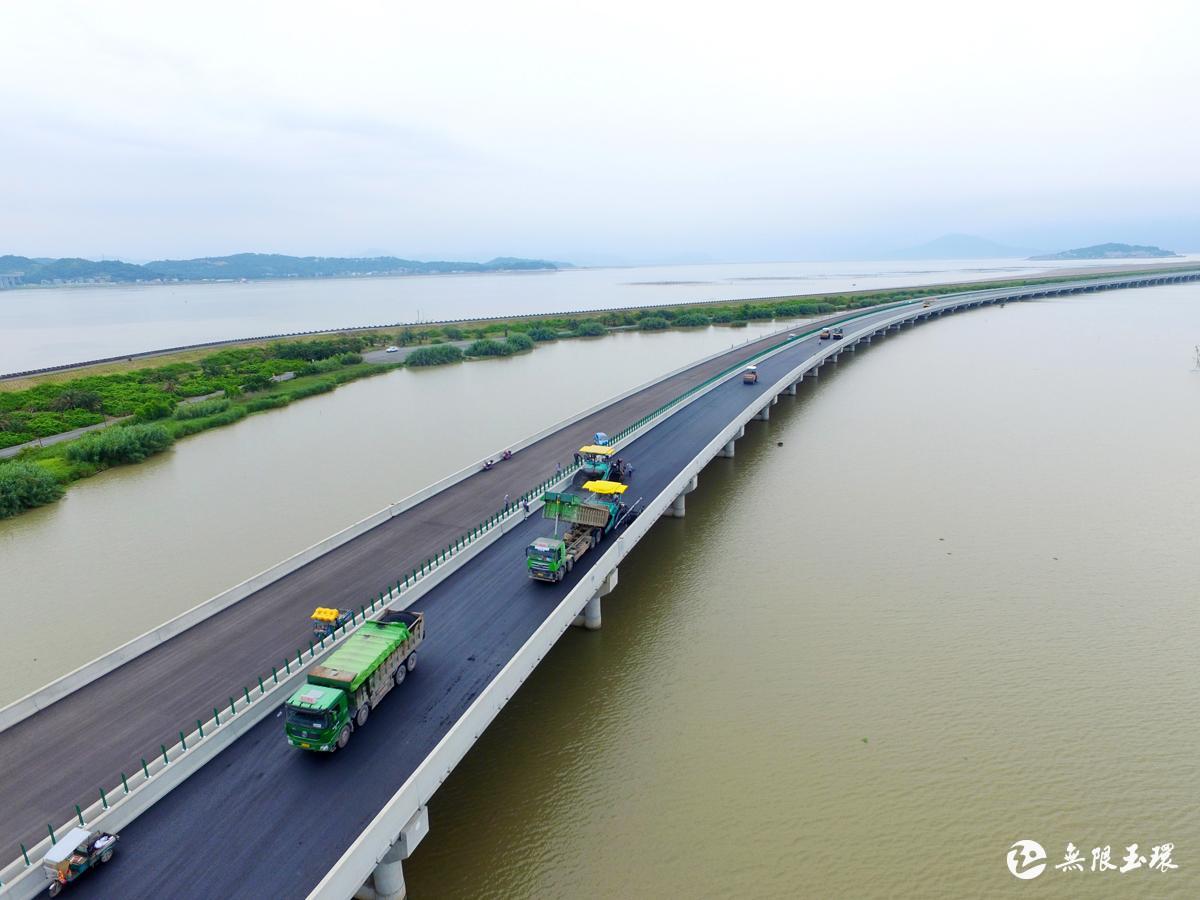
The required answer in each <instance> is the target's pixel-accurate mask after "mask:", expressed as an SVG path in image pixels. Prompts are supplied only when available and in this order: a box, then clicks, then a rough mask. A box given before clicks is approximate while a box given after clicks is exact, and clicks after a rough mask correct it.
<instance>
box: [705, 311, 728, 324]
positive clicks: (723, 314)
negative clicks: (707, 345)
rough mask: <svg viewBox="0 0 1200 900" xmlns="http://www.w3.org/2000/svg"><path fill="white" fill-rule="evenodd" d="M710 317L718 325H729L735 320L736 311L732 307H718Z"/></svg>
mask: <svg viewBox="0 0 1200 900" xmlns="http://www.w3.org/2000/svg"><path fill="white" fill-rule="evenodd" d="M709 318H710V319H711V320H712V321H713V323H714V324H716V325H728V324H729V323H730V322H732V321H733V320H734V313H733V310H731V309H718V310H716V311H715V312H714V313H713V314H712V315H711V316H709Z"/></svg>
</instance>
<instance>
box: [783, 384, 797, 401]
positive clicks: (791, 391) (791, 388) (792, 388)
mask: <svg viewBox="0 0 1200 900" xmlns="http://www.w3.org/2000/svg"><path fill="white" fill-rule="evenodd" d="M799 383H800V382H798V381H794V382H792V383H791V384H789V385H788V386H787V387H785V388H784V389H783V392H784V393H785V394H790V395H791V396H793V397H795V396H796V385H797V384H799Z"/></svg>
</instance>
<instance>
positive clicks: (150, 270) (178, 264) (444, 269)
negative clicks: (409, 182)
mask: <svg viewBox="0 0 1200 900" xmlns="http://www.w3.org/2000/svg"><path fill="white" fill-rule="evenodd" d="M562 268H570V263H556V262H550V261H549V260H544V259H520V258H517V257H512V256H502V257H497V258H496V259H492V260H489V261H488V262H484V263H476V262H452V261H440V260H439V261H433V262H421V261H419V260H415V259H399V258H398V257H395V256H377V257H369V258H355V257H338V256H283V255H280V254H275V253H237V254H234V255H233V256H208V257H203V258H201V259H160V260H155V261H153V262H148V263H146V264H145V265H141V266H135V265H132V264H130V263H123V262H117V261H113V260H101V261H98V262H97V261H93V260H88V259H30V258H29V257H25V256H0V275H9V276H17V277H16V279H15V282H16V284H17V285H31V284H56V283H87V282H154V281H240V280H242V279H246V280H255V279H262V278H335V277H354V276H367V275H429V274H441V273H449V272H512V271H536V270H555V269H562Z"/></svg>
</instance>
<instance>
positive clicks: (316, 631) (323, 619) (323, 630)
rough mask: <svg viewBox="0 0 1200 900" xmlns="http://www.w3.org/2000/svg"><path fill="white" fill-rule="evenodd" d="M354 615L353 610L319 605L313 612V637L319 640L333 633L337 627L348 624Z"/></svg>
mask: <svg viewBox="0 0 1200 900" xmlns="http://www.w3.org/2000/svg"><path fill="white" fill-rule="evenodd" d="M353 615H354V611H353V610H349V609H334V608H332V607H329V606H318V607H317V608H316V609H314V610H313V614H312V623H313V637H314V638H315V639H316V640H318V641H319V640H321V638H323V637H327V636H329V635H331V634H333V632H334V631H335V630H336V629H338V628H341V627H342V626H343V625H345V624H347V623H348V622H349V621H350V620H351V617H352V616H353Z"/></svg>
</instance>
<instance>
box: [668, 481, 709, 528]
mask: <svg viewBox="0 0 1200 900" xmlns="http://www.w3.org/2000/svg"><path fill="white" fill-rule="evenodd" d="M699 483H700V477H699V476H698V475H693V476H692V480H691V481H689V482H688V483H687V484H686V485H685V486H684V488H683V490H682V491H680V492H679V496H678V497H676V498H675V500H674V502H672V503H671V505H670V506H668V507H667V508H666V509H664V510H663V518H672V519H682V518H683V517H684V515H685V514H686V513H687V503H686V501H685V500H684V499H683V498H684V497H686V496H687V495H688V494H690V493H691V492H692V491H694V490H695V489H696V485H698V484H699Z"/></svg>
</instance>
